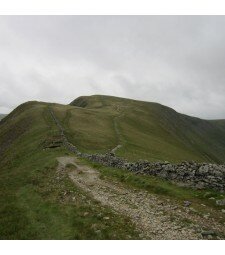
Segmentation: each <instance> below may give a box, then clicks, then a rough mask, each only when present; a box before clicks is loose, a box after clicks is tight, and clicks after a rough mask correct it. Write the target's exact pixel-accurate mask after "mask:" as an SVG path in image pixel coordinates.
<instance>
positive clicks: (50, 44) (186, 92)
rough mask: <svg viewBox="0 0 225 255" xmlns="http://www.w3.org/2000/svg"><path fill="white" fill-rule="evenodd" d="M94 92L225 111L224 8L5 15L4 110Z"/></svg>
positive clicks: (188, 110) (0, 71)
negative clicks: (200, 12) (215, 12)
mask: <svg viewBox="0 0 225 255" xmlns="http://www.w3.org/2000/svg"><path fill="white" fill-rule="evenodd" d="M92 94H104V95H114V96H121V97H127V98H133V99H140V100H145V101H154V102H159V103H161V104H164V105H167V106H170V107H172V108H174V109H175V110H176V111H178V112H182V113H185V114H189V115H192V116H197V117H201V118H209V119H213V118H223V119H225V16H217V17H215V16H0V113H8V112H9V111H11V110H12V109H13V108H15V107H16V106H17V105H19V104H21V103H23V102H25V101H29V100H38V101H48V102H58V103H62V104H68V103H70V102H71V101H72V100H73V99H75V98H76V97H78V96H81V95H92Z"/></svg>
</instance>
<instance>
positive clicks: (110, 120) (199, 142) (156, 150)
mask: <svg viewBox="0 0 225 255" xmlns="http://www.w3.org/2000/svg"><path fill="white" fill-rule="evenodd" d="M63 109H64V111H69V112H70V116H69V115H67V116H68V118H67V120H66V122H65V123H64V127H65V129H66V130H67V131H68V132H67V134H68V137H69V138H70V139H71V141H72V142H73V143H74V144H75V145H76V146H77V147H78V148H79V149H80V150H82V151H87V152H107V151H108V150H109V149H112V148H113V147H115V146H116V145H117V144H118V143H119V144H121V145H123V146H122V147H121V148H120V149H119V150H118V151H117V155H118V156H122V157H125V158H127V159H129V160H130V161H136V160H139V159H147V160H149V161H170V162H181V161H184V160H194V161H198V162H216V163H221V162H225V129H224V124H223V123H225V121H224V120H221V121H207V120H201V119H198V118H194V117H189V116H186V115H183V114H180V113H177V112H175V111H174V110H173V109H170V108H168V107H166V106H163V105H160V104H157V103H148V102H142V101H135V100H129V99H124V98H117V97H110V96H100V95H96V96H90V97H80V98H78V99H76V100H75V101H73V102H72V103H71V105H70V106H61V107H60V106H59V107H58V108H54V111H55V112H56V114H57V116H58V117H59V118H60V120H61V121H63V118H62V114H61V115H60V113H59V112H60V111H63ZM68 109H69V110H68ZM115 122H116V124H115Z"/></svg>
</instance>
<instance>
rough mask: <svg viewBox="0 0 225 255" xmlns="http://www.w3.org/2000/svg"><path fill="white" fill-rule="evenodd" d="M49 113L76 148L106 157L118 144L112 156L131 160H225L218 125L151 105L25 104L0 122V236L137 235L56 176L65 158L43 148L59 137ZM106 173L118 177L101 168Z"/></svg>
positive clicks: (98, 101)
mask: <svg viewBox="0 0 225 255" xmlns="http://www.w3.org/2000/svg"><path fill="white" fill-rule="evenodd" d="M49 108H51V109H52V110H53V111H54V113H55V115H56V116H57V117H58V119H59V120H60V121H61V123H62V125H63V127H64V128H65V131H66V134H67V136H68V137H69V139H70V140H71V142H73V143H74V144H75V145H76V146H77V147H78V148H79V149H80V150H81V151H86V152H107V151H109V150H111V149H112V148H114V147H115V146H117V145H118V144H120V145H122V147H121V148H119V149H118V150H117V151H116V153H117V154H118V155H120V156H123V157H126V158H128V159H130V160H137V159H141V158H142V159H148V160H152V161H158V160H162V161H164V160H169V161H171V162H178V161H182V160H196V161H210V162H214V161H215V162H224V161H225V121H223V120H215V121H206V120H201V119H198V118H193V117H189V116H186V115H183V114H179V113H177V112H175V111H174V110H172V109H170V108H168V107H165V106H162V105H159V104H156V103H147V102H141V101H135V100H129V99H123V98H116V97H108V96H91V97H80V98H78V99H76V100H74V101H73V102H72V103H71V104H70V105H60V104H51V103H43V102H27V103H25V104H22V105H20V106H19V107H17V108H16V109H15V110H14V111H12V112H11V113H10V114H9V115H7V116H6V117H5V118H4V119H2V120H1V121H0V169H1V170H0V203H1V207H0V226H1V230H0V239H112V238H116V239H127V238H138V235H137V233H136V232H135V231H134V227H133V225H132V223H131V222H130V221H129V219H128V218H127V217H126V216H123V215H120V216H118V215H116V214H115V212H113V211H111V209H110V208H107V207H104V206H102V205H100V204H99V203H97V202H96V201H95V200H93V199H92V198H91V197H88V196H87V194H84V193H83V192H82V191H81V190H80V189H79V188H77V187H76V186H74V185H73V183H72V182H71V180H70V179H69V178H68V176H64V177H63V179H62V180H58V179H56V176H55V171H56V166H57V161H56V158H57V157H59V156H63V155H69V153H68V152H67V151H66V150H65V149H64V148H63V147H57V148H54V149H48V148H47V147H48V146H47V145H48V144H51V143H52V141H56V140H58V139H59V138H60V134H59V130H58V129H57V127H56V125H55V123H54V122H53V120H52V118H51V115H50V113H49ZM110 173H111V174H112V175H115V173H117V172H115V171H114V170H113V171H111V172H110V169H106V168H105V169H104V174H105V175H110ZM102 174H103V173H102ZM130 175H131V174H129V178H128V179H127V178H125V180H130V182H131V181H132V180H134V183H135V185H137V183H140V185H142V186H143V179H142V177H136V176H135V177H132V176H130ZM118 176H119V177H118V178H119V179H120V178H122V177H124V176H125V173H120V172H118ZM121 176H122V177H121ZM110 178H111V177H110ZM135 178H136V179H137V178H139V179H140V180H138V182H137V180H136V179H135ZM146 178H147V179H146V180H145V182H146V181H147V182H148V183H151V184H150V186H151V187H152V186H153V187H155V186H157V187H155V189H154V190H156V191H157V192H159V191H160V190H161V189H162V190H163V194H166V193H168V194H172V195H171V197H174V196H176V197H177V195H176V194H179V196H180V197H181V198H179V199H181V201H182V200H185V199H190V197H194V195H192V193H190V192H189V191H187V190H185V191H183V190H182V189H179V190H177V189H176V187H175V186H171V185H170V184H167V183H166V184H165V183H164V182H163V183H162V184H160V183H161V182H158V181H157V182H156V183H155V181H152V180H151V177H146ZM122 179H123V180H124V178H122ZM128 184H129V185H131V184H132V183H131V184H130V183H128ZM132 185H133V184H132ZM160 185H161V186H162V187H161V186H160ZM147 186H148V187H149V185H147ZM168 191H169V192H168ZM64 194H71V195H70V196H66V197H65V196H64ZM183 194H185V196H184V195H183ZM71 197H72V198H75V202H74V200H71ZM207 201H208V200H207ZM207 201H206V202H204V203H206V204H207ZM198 204H200V202H199V203H198ZM87 212H88V213H87ZM104 217H109V218H110V219H111V220H110V221H107V222H105V221H104V220H103V218H104ZM96 230H97V231H96ZM99 233H101V234H99Z"/></svg>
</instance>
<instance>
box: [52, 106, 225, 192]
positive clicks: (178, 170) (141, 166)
mask: <svg viewBox="0 0 225 255" xmlns="http://www.w3.org/2000/svg"><path fill="white" fill-rule="evenodd" d="M50 113H51V115H52V117H53V119H54V121H55V123H56V125H57V126H58V128H59V130H60V132H61V136H62V140H63V144H64V146H65V147H66V148H67V149H68V150H69V151H71V152H74V153H76V154H77V156H79V157H83V158H87V159H89V160H91V161H93V162H97V163H100V164H102V165H105V166H109V167H115V168H121V169H126V170H128V171H131V172H134V173H136V174H143V175H153V176H158V177H161V178H163V179H166V180H170V181H173V182H176V183H180V184H182V185H185V186H190V187H193V188H197V189H208V188H209V189H214V190H217V191H220V192H224V191H225V165H218V164H209V163H196V162H187V161H185V162H182V163H179V164H171V163H169V162H156V163H153V162H149V161H146V160H144V161H138V162H128V161H127V160H126V159H123V158H119V157H117V156H116V155H115V154H114V153H113V152H110V153H107V154H87V153H81V152H80V151H79V150H78V149H77V147H76V146H74V145H73V144H71V143H70V142H69V141H68V140H67V137H66V136H65V134H64V130H63V127H62V126H61V124H60V122H59V121H58V120H57V118H56V117H55V115H54V113H53V112H52V110H50Z"/></svg>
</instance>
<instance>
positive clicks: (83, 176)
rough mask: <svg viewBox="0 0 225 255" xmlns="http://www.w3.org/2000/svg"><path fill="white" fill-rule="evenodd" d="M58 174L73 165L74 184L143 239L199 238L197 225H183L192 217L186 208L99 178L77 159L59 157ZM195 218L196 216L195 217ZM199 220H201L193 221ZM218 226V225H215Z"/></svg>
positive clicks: (71, 173)
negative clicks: (127, 222) (121, 217)
mask: <svg viewBox="0 0 225 255" xmlns="http://www.w3.org/2000/svg"><path fill="white" fill-rule="evenodd" d="M58 162H59V165H58V169H57V170H58V171H62V170H65V167H66V165H68V164H72V165H74V169H73V170H70V171H69V172H68V175H69V177H70V178H71V179H72V180H73V182H74V183H75V185H77V186H78V187H80V188H81V189H83V190H84V191H85V192H87V193H88V194H89V195H90V196H91V197H93V198H94V199H96V200H98V201H99V202H100V203H101V204H102V205H104V206H109V207H111V209H112V210H114V211H115V212H118V213H120V214H123V215H126V216H128V217H129V218H130V219H131V220H132V222H133V223H134V224H135V226H136V228H137V230H139V232H140V233H141V235H140V237H141V238H143V239H201V238H202V236H201V234H200V233H199V231H197V230H196V229H198V228H199V226H197V227H198V228H196V224H193V225H188V226H186V225H185V224H184V222H185V220H186V219H188V218H192V217H193V216H190V215H189V213H188V212H187V210H186V208H183V209H180V208H178V207H177V206H176V204H173V203H172V202H171V201H170V200H169V199H165V200H162V199H161V198H159V197H158V196H156V195H153V194H150V193H148V192H147V191H144V190H136V189H132V188H127V187H126V186H125V185H123V184H121V183H118V182H116V181H113V180H110V181H108V180H105V179H100V173H99V172H98V171H97V170H95V169H93V168H91V167H88V166H86V165H83V164H81V163H79V160H78V159H77V158H76V157H60V158H58ZM196 217H197V216H196ZM195 220H197V221H198V220H199V221H200V219H196V218H195ZM216 227H218V228H219V227H220V226H216Z"/></svg>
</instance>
